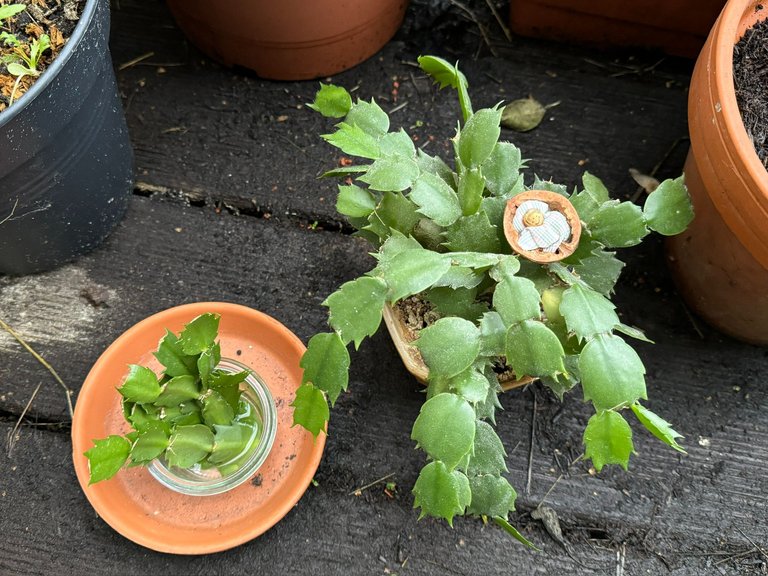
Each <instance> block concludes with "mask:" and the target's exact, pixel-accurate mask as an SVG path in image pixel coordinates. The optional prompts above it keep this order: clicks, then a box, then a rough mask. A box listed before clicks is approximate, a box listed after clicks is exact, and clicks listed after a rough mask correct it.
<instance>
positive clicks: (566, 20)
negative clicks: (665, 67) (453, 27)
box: [510, 0, 725, 58]
mask: <svg viewBox="0 0 768 576" xmlns="http://www.w3.org/2000/svg"><path fill="white" fill-rule="evenodd" d="M724 3H725V2H724V0H699V1H697V2H693V1H692V0H636V1H634V2H618V1H617V0H510V25H511V28H512V30H513V31H514V32H515V33H517V34H520V35H521V36H535V37H542V38H548V39H550V40H560V41H565V42H575V43H581V44H590V45H596V46H601V47H608V46H640V47H646V48H660V49H662V50H664V51H665V52H668V53H669V54H674V55H676V56H686V57H689V58H694V57H695V56H696V55H697V54H698V52H699V50H700V49H701V46H702V44H704V40H706V38H707V33H708V32H709V30H710V28H711V27H712V24H713V23H714V21H715V19H716V18H717V15H718V14H719V13H720V10H721V9H722V7H723V4H724Z"/></svg>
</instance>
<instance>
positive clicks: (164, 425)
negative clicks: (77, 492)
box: [85, 313, 264, 484]
mask: <svg viewBox="0 0 768 576" xmlns="http://www.w3.org/2000/svg"><path fill="white" fill-rule="evenodd" d="M219 320H220V316H219V315H218V314H211V313H207V314H202V315H200V316H198V317H197V318H195V319H194V320H192V321H191V322H190V323H189V324H187V325H186V326H185V327H184V329H183V330H182V331H181V333H180V334H178V335H176V334H173V333H172V332H170V331H166V334H165V336H163V338H162V339H161V340H160V344H159V346H158V349H157V351H156V352H155V353H154V356H155V358H157V360H158V361H159V362H160V364H162V366H163V367H164V368H165V369H164V371H163V372H162V374H161V375H160V376H159V377H158V376H157V375H156V374H155V373H154V372H153V371H152V370H150V369H149V368H146V367H144V366H138V365H130V366H129V370H128V375H127V376H126V378H125V380H124V381H123V383H122V386H120V387H119V388H118V389H117V391H118V392H119V393H120V395H121V396H122V409H123V415H124V416H125V420H126V421H127V423H128V424H129V425H130V428H131V431H130V432H128V433H127V434H125V435H124V436H120V435H111V436H109V437H107V438H103V439H98V440H94V447H93V448H91V449H90V450H88V451H87V452H85V456H86V457H87V458H88V464H89V469H90V482H89V483H90V484H93V483H95V482H99V481H101V480H106V479H109V478H112V477H113V476H114V475H115V474H117V472H118V471H119V470H120V469H121V468H123V467H124V466H126V465H127V466H150V464H152V463H153V462H155V461H157V462H159V463H161V468H162V469H163V470H174V469H184V470H194V471H195V472H196V473H197V474H199V475H200V476H201V477H203V478H223V477H226V476H228V475H231V474H233V473H235V472H237V471H238V470H239V469H240V468H241V467H242V466H243V465H244V464H245V463H246V462H248V461H249V460H250V459H251V457H252V455H253V453H254V451H255V450H257V447H259V445H260V441H261V439H262V435H263V433H264V425H263V424H264V414H263V412H262V410H261V409H260V406H258V405H256V404H255V403H254V402H252V401H250V400H249V398H248V395H247V394H244V392H243V389H244V388H245V386H244V383H245V382H246V381H247V379H248V378H249V377H252V374H251V372H250V371H249V370H248V369H247V368H246V367H245V366H243V365H240V364H238V363H236V362H234V361H228V360H227V359H224V361H223V362H222V358H221V347H220V345H219V343H218V342H216V337H217V335H218V327H219ZM237 368H243V369H242V370H238V371H235V370H236V369H237Z"/></svg>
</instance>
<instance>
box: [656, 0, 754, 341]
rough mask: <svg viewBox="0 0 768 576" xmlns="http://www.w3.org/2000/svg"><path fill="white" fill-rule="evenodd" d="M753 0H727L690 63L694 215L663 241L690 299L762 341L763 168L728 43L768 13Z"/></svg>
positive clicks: (732, 330)
mask: <svg viewBox="0 0 768 576" xmlns="http://www.w3.org/2000/svg"><path fill="white" fill-rule="evenodd" d="M759 4H760V2H759V1H758V0H731V1H729V2H728V4H727V5H726V7H725V9H724V10H723V12H722V14H721V15H720V18H719V19H718V20H717V23H716V24H715V26H714V28H713V29H712V33H711V34H710V35H709V39H708V40H707V43H706V44H705V46H704V49H703V50H702V52H701V55H700V56H699V59H698V61H697V63H696V68H695V70H694V72H693V77H692V79H691V88H690V96H689V100H688V124H689V130H690V134H691V150H690V152H689V155H688V160H687V162H686V165H685V179H686V184H687V186H688V190H689V192H690V194H691V197H692V199H693V204H694V209H695V212H696V217H695V218H694V220H693V223H692V224H691V226H690V228H689V229H688V230H687V231H686V232H684V233H683V234H680V235H679V236H676V237H673V238H671V239H669V240H668V244H667V246H668V255H669V260H670V262H671V265H672V270H673V273H674V275H675V279H676V281H677V283H678V286H679V288H680V291H681V293H682V294H683V297H684V298H685V299H686V301H687V302H688V304H689V305H690V306H691V307H692V308H693V309H694V310H695V311H696V312H698V313H699V314H700V315H701V316H702V317H703V318H704V319H705V320H707V321H708V322H710V323H711V324H713V325H714V326H716V327H717V328H719V329H721V330H722V331H723V332H726V333H728V334H730V335H732V336H735V337H736V338H739V339H742V340H745V341H748V342H753V343H756V344H768V172H766V169H765V167H764V166H763V165H762V163H761V162H760V160H759V158H758V156H757V153H756V152H755V149H754V147H753V145H752V142H751V141H750V139H749V136H748V135H747V131H746V129H745V128H744V124H743V122H742V120H741V115H740V113H739V109H738V105H737V103H736V93H735V90H734V86H733V46H734V43H735V42H737V41H738V40H739V38H740V37H741V36H742V35H743V33H744V31H745V30H746V29H747V28H749V27H750V26H752V25H753V24H754V23H755V22H757V21H759V20H761V19H765V18H768V10H756V7H757V6H758V5H759Z"/></svg>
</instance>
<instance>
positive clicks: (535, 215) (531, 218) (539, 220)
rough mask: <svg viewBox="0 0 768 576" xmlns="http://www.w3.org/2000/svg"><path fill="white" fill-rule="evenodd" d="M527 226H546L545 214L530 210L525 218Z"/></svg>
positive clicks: (524, 221) (524, 222)
mask: <svg viewBox="0 0 768 576" xmlns="http://www.w3.org/2000/svg"><path fill="white" fill-rule="evenodd" d="M523 224H525V225H526V226H541V225H542V224H544V213H543V212H542V211H541V210H528V212H526V213H525V215H524V216H523Z"/></svg>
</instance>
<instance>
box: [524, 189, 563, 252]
mask: <svg viewBox="0 0 768 576" xmlns="http://www.w3.org/2000/svg"><path fill="white" fill-rule="evenodd" d="M512 225H513V226H514V227H515V230H517V234H518V237H517V242H518V244H520V248H522V249H523V250H535V249H536V248H541V249H542V250H544V252H556V251H557V249H558V248H559V247H560V244H562V243H563V242H565V241H566V240H568V238H570V237H571V227H570V226H569V225H568V220H566V219H565V216H564V215H563V214H562V213H560V212H557V211H555V210H551V209H550V208H549V206H548V205H547V204H546V203H545V202H542V201H541V200H527V201H526V202H523V203H522V204H520V206H519V207H518V208H517V212H515V217H514V218H513V219H512Z"/></svg>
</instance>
